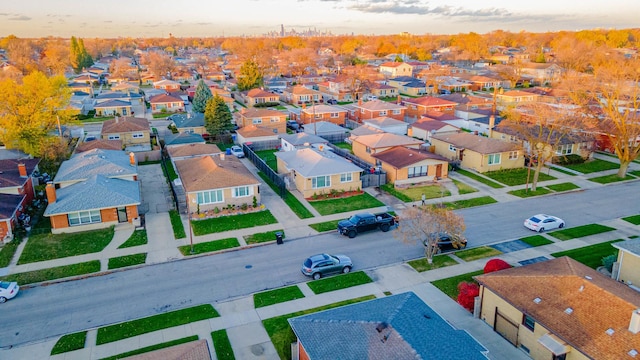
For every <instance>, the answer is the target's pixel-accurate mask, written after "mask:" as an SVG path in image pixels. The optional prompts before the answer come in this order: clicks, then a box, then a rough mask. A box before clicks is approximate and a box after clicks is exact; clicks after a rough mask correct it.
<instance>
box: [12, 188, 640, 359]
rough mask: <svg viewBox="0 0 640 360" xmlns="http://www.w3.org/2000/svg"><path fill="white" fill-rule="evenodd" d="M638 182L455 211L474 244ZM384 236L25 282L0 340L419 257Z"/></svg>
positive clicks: (622, 210)
mask: <svg viewBox="0 0 640 360" xmlns="http://www.w3.org/2000/svg"><path fill="white" fill-rule="evenodd" d="M638 190H640V183H638V182H630V183H623V184H616V185H612V186H606V187H602V188H598V189H593V190H586V191H581V192H575V193H567V194H559V195H555V196H546V197H539V198H531V199H525V200H518V201H513V202H508V203H500V204H494V205H488V206H483V207H478V208H470V209H464V210H460V211H458V213H460V214H462V215H463V216H464V218H465V223H466V225H467V232H466V236H467V239H468V240H469V246H472V247H473V246H480V245H484V244H490V243H495V242H500V241H505V240H510V239H514V238H518V237H522V236H527V235H531V234H532V232H531V231H529V230H527V229H525V228H524V227H523V226H522V222H523V221H524V218H525V217H528V216H530V215H532V214H535V213H540V212H547V213H550V214H553V215H557V216H560V217H562V218H563V219H564V220H565V221H566V223H567V226H568V227H572V226H579V225H584V224H588V223H593V222H600V221H604V220H609V219H614V218H619V217H623V216H628V215H634V214H638V213H639V212H640V205H638V204H637V202H636V201H634V200H633V199H634V198H637V196H638V195H637V194H638ZM381 234H382V233H380V232H372V233H369V234H360V235H358V236H357V237H356V238H354V239H348V238H347V237H344V236H339V235H338V234H337V233H328V234H322V235H318V236H314V237H309V238H304V239H297V240H290V241H285V243H284V244H283V245H267V246H262V247H257V248H252V249H246V250H241V251H232V252H227V253H222V254H217V255H212V256H204V257H199V258H194V259H188V260H180V261H175V262H171V263H164V264H158V265H153V266H145V267H141V268H138V269H132V270H125V271H120V272H116V273H112V274H109V275H105V276H96V277H89V278H86V279H82V280H76V281H69V282H65V283H59V284H53V285H49V286H39V287H35V288H32V289H27V290H25V291H23V292H22V293H21V294H20V296H19V298H18V299H17V300H14V301H9V302H7V303H5V304H2V306H1V308H0V309H1V312H0V314H1V318H2V323H3V325H2V331H0V347H6V346H14V345H19V344H23V343H29V342H34V341H38V340H42V339H46V338H50V337H53V336H59V335H62V334H66V333H71V332H77V331H81V330H85V329H88V328H94V327H98V326H103V325H107V324H111V323H116V322H121V321H125V320H130V319H135V318H140V317H145V316H149V315H154V314H157V313H159V312H163V311H168V310H175V309H179V308H183V307H188V306H193V305H198V304H202V303H215V302H218V301H223V300H227V299H231V298H235V297H240V296H245V295H248V294H251V293H254V292H258V291H262V290H265V289H271V288H276V287H280V286H284V285H290V284H295V283H299V282H303V281H307V280H308V279H307V278H305V277H304V276H303V275H302V274H301V273H300V266H301V263H302V260H303V259H304V258H305V257H307V256H309V255H311V254H314V253H320V252H329V253H334V254H335V253H344V254H346V255H349V256H350V257H351V258H352V260H353V261H354V265H355V267H354V270H366V269H371V268H374V267H378V266H383V265H389V264H396V263H399V262H403V261H406V260H410V259H415V258H418V257H421V256H423V250H422V247H421V246H420V245H419V244H404V243H402V242H401V241H400V240H399V239H398V238H395V237H394V236H393V232H388V233H384V235H382V236H381Z"/></svg>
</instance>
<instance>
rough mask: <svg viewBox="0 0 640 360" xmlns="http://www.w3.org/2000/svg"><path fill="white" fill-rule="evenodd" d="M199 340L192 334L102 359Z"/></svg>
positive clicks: (112, 358) (111, 359) (119, 357)
mask: <svg viewBox="0 0 640 360" xmlns="http://www.w3.org/2000/svg"><path fill="white" fill-rule="evenodd" d="M197 340H198V335H192V336H188V337H184V338H181V339H176V340H172V341H167V342H163V343H160V344H155V345H151V346H145V347H143V348H140V349H136V350H132V351H127V352H125V353H122V354H118V355H114V356H109V357H106V358H102V359H100V360H117V359H124V358H128V357H130V356H134V355H139V354H144V353H148V352H152V351H155V350H160V349H164V348H168V347H172V346H176V345H180V344H186V343H188V342H192V341H197ZM218 359H221V358H218Z"/></svg>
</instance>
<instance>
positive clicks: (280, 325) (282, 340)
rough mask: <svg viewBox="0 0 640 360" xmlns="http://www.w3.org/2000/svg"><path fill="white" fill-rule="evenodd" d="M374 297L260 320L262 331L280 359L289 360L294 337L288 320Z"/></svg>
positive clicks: (373, 297) (372, 297) (360, 298)
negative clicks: (265, 333)
mask: <svg viewBox="0 0 640 360" xmlns="http://www.w3.org/2000/svg"><path fill="white" fill-rule="evenodd" d="M375 298H376V297H375V295H368V296H363V297H359V298H355V299H350V300H344V301H340V302H336V303H333V304H328V305H324V306H320V307H317V308H313V309H307V310H303V311H298V312H294V313H291V314H286V315H281V316H277V317H273V318H270V319H266V320H262V325H263V326H264V329H265V330H266V331H267V334H269V338H270V339H271V343H272V344H273V346H274V347H275V348H276V351H277V352H278V355H279V357H280V359H283V360H290V359H291V343H293V342H295V341H296V335H295V334H294V333H293V330H291V327H290V326H289V322H288V321H287V320H288V319H290V318H293V317H297V316H302V315H307V314H311V313H314V312H318V311H323V310H328V309H333V308H337V307H341V306H345V305H349V304H355V303H358V302H362V301H367V300H373V299H375Z"/></svg>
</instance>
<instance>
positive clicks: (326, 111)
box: [300, 105, 347, 125]
mask: <svg viewBox="0 0 640 360" xmlns="http://www.w3.org/2000/svg"><path fill="white" fill-rule="evenodd" d="M346 118H347V110H345V109H343V108H342V107H340V106H332V105H313V106H309V107H306V108H303V109H302V110H301V111H300V122H301V123H303V124H311V123H313V122H316V121H327V122H331V123H334V124H336V125H344V124H345V120H346Z"/></svg>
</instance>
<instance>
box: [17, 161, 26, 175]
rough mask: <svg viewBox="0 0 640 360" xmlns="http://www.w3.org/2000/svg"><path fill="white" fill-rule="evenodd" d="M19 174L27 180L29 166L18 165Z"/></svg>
mask: <svg viewBox="0 0 640 360" xmlns="http://www.w3.org/2000/svg"><path fill="white" fill-rule="evenodd" d="M18 173H19V174H20V177H21V178H26V177H27V166H26V165H25V164H23V163H20V164H18Z"/></svg>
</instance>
